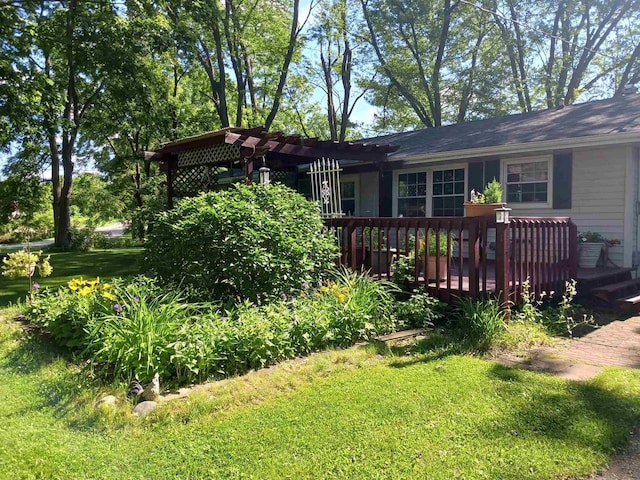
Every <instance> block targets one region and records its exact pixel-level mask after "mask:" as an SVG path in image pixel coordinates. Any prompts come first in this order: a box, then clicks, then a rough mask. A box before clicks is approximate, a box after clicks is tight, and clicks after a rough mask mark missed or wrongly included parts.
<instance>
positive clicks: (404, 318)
mask: <svg viewBox="0 0 640 480" xmlns="http://www.w3.org/2000/svg"><path fill="white" fill-rule="evenodd" d="M445 308H446V305H445V304H443V303H442V302H441V301H440V300H438V299H437V298H434V297H432V296H431V295H429V294H428V293H426V292H424V291H420V290H415V291H414V292H413V294H412V295H411V297H409V299H408V300H406V301H404V302H398V303H397V305H396V317H397V319H398V326H399V327H400V328H425V327H432V326H433V324H434V323H435V322H436V321H438V320H440V319H442V318H443V317H444V311H445Z"/></svg>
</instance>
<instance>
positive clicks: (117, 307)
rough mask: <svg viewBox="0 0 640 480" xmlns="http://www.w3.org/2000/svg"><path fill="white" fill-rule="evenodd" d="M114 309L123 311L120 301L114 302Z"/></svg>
mask: <svg viewBox="0 0 640 480" xmlns="http://www.w3.org/2000/svg"><path fill="white" fill-rule="evenodd" d="M113 310H114V311H115V312H116V313H120V312H121V311H122V307H121V306H120V304H119V303H114V304H113Z"/></svg>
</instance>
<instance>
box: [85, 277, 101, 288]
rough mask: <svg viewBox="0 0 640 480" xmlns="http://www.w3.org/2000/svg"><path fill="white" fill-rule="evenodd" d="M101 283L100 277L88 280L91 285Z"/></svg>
mask: <svg viewBox="0 0 640 480" xmlns="http://www.w3.org/2000/svg"><path fill="white" fill-rule="evenodd" d="M99 283H100V277H97V278H96V279H95V280H91V281H88V282H87V284H88V285H89V286H90V287H95V286H96V285H97V284H99Z"/></svg>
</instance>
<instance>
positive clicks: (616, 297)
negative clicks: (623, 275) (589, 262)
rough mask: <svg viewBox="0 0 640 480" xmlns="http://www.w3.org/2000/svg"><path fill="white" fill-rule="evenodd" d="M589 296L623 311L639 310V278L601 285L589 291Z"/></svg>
mask: <svg viewBox="0 0 640 480" xmlns="http://www.w3.org/2000/svg"><path fill="white" fill-rule="evenodd" d="M629 276H630V275H629ZM590 294H591V295H592V296H594V297H597V298H599V299H600V300H603V301H605V302H607V303H608V304H609V305H616V306H617V307H619V308H621V309H623V310H627V311H639V310H640V278H629V279H626V280H623V281H618V282H614V283H609V284H606V285H601V286H598V287H595V288H593V289H591V291H590Z"/></svg>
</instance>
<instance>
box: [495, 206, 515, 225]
mask: <svg viewBox="0 0 640 480" xmlns="http://www.w3.org/2000/svg"><path fill="white" fill-rule="evenodd" d="M510 211H511V209H510V208H507V207H500V208H496V209H495V210H494V212H496V223H509V212H510Z"/></svg>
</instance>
